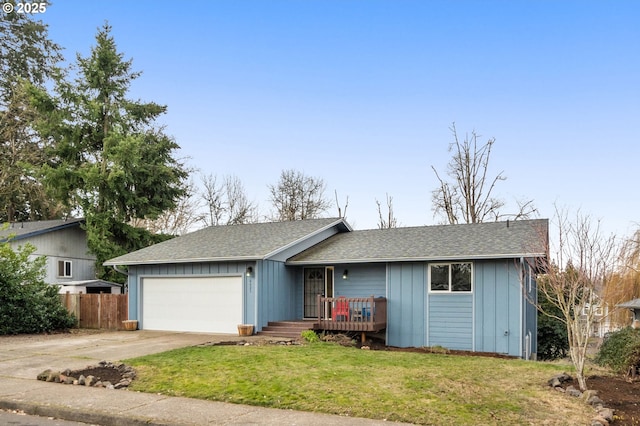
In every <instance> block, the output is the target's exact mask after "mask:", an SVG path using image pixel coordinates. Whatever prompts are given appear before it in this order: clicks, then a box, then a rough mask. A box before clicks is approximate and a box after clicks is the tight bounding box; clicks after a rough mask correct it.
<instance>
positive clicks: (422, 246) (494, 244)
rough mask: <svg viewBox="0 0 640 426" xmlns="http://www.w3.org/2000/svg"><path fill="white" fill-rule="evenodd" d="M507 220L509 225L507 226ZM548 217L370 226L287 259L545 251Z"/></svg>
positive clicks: (403, 257) (471, 256)
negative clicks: (455, 223) (367, 228)
mask: <svg viewBox="0 0 640 426" xmlns="http://www.w3.org/2000/svg"><path fill="white" fill-rule="evenodd" d="M507 224H508V226H507ZM547 235H548V221H547V220H546V219H538V220H519V221H511V222H492V223H480V224H464V225H439V226H422V227H411V228H393V229H381V230H380V229H374V230H365V231H353V232H346V233H341V234H338V235H335V236H333V237H331V238H329V239H327V240H325V241H323V242H321V243H320V244H318V245H316V246H314V247H311V248H309V249H308V250H305V251H304V252H302V253H300V254H298V255H295V256H293V257H292V258H290V259H289V260H288V261H287V263H288V264H301V265H303V264H326V263H358V262H386V261H419V260H433V261H437V260H442V261H445V260H453V259H460V260H462V259H465V260H472V259H489V258H513V257H521V256H541V255H544V254H545V245H546V239H547Z"/></svg>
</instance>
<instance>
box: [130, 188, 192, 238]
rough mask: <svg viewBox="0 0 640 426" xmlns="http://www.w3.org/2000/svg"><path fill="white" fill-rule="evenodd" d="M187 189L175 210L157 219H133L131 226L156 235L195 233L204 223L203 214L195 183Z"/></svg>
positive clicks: (164, 213)
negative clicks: (198, 225) (195, 229)
mask: <svg viewBox="0 0 640 426" xmlns="http://www.w3.org/2000/svg"><path fill="white" fill-rule="evenodd" d="M185 189H186V194H185V195H184V196H182V197H181V198H179V199H178V201H177V202H176V206H175V208H173V209H171V210H167V211H165V212H163V213H162V214H161V215H160V216H158V217H157V218H156V219H147V218H145V219H132V220H131V221H130V225H132V226H135V227H137V228H144V229H146V230H147V231H149V232H151V233H154V234H168V235H183V234H186V233H187V232H190V231H193V230H194V228H195V227H196V226H197V224H198V223H199V222H201V221H202V218H203V214H202V213H201V212H200V205H199V202H198V199H197V198H198V197H197V193H196V188H195V184H194V183H193V181H189V182H188V183H187V184H186V185H185Z"/></svg>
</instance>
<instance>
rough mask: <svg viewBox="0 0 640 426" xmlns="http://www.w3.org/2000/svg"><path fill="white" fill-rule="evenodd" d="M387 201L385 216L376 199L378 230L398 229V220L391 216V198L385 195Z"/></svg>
mask: <svg viewBox="0 0 640 426" xmlns="http://www.w3.org/2000/svg"><path fill="white" fill-rule="evenodd" d="M385 197H386V199H387V214H386V215H383V214H382V205H381V204H380V201H378V200H377V199H376V204H377V205H378V229H390V228H397V227H398V219H396V217H395V216H394V215H393V197H390V196H389V194H385Z"/></svg>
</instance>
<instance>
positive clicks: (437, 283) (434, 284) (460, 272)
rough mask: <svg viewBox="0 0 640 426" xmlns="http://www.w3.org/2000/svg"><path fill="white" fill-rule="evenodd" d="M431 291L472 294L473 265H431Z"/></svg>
mask: <svg viewBox="0 0 640 426" xmlns="http://www.w3.org/2000/svg"><path fill="white" fill-rule="evenodd" d="M429 289H430V290H431V291H442V292H470V291H471V263H446V264H434V265H430V266H429Z"/></svg>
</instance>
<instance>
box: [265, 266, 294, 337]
mask: <svg viewBox="0 0 640 426" xmlns="http://www.w3.org/2000/svg"><path fill="white" fill-rule="evenodd" d="M257 282H258V285H257V305H258V306H259V308H258V310H257V317H256V321H255V326H256V331H260V330H262V327H264V326H266V325H267V323H268V322H269V321H282V320H290V319H295V318H296V316H295V312H296V306H295V305H296V301H295V294H296V289H295V272H294V271H293V270H292V269H290V268H287V267H286V266H285V264H284V263H282V262H276V261H272V260H262V261H258V262H257Z"/></svg>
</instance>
